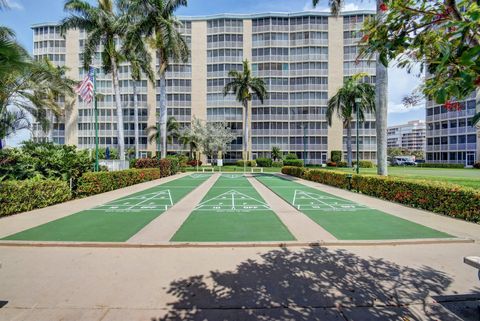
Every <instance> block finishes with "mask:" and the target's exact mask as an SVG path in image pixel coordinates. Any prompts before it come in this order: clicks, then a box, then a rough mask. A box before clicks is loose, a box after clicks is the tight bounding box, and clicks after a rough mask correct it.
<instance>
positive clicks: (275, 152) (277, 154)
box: [272, 146, 282, 161]
mask: <svg viewBox="0 0 480 321" xmlns="http://www.w3.org/2000/svg"><path fill="white" fill-rule="evenodd" d="M272 159H273V160H274V161H277V160H280V159H282V151H281V150H280V147H277V146H273V147H272Z"/></svg>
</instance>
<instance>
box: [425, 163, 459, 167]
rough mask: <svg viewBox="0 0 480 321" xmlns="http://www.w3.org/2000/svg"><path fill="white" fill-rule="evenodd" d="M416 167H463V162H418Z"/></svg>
mask: <svg viewBox="0 0 480 321" xmlns="http://www.w3.org/2000/svg"><path fill="white" fill-rule="evenodd" d="M417 167H430V168H465V165H463V164H437V163H419V164H417Z"/></svg>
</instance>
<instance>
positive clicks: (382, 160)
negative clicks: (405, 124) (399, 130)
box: [312, 0, 415, 176]
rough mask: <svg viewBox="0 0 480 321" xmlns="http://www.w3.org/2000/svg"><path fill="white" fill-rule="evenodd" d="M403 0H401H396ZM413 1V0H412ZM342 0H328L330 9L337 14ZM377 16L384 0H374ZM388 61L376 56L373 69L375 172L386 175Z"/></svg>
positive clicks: (382, 16)
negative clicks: (375, 136) (375, 135)
mask: <svg viewBox="0 0 480 321" xmlns="http://www.w3.org/2000/svg"><path fill="white" fill-rule="evenodd" d="M398 1H403V0H398ZM412 1H415V0H412ZM319 2H320V0H312V3H313V6H316V5H317V4H318V3H319ZM344 4H345V2H344V0H328V5H329V6H330V11H331V12H332V14H334V15H335V16H338V15H339V13H340V10H341V9H342V7H343V6H344ZM376 5H377V16H376V18H375V19H376V20H377V21H379V22H383V21H385V19H386V17H385V11H386V10H385V3H384V0H376ZM387 67H388V63H387V64H385V63H382V62H381V57H380V56H377V58H376V68H375V69H376V71H375V92H376V94H375V105H376V108H375V122H376V131H377V174H378V175H383V176H386V175H388V167H387V113H388V97H387V95H388V69H387Z"/></svg>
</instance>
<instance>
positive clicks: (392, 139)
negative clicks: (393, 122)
mask: <svg viewBox="0 0 480 321" xmlns="http://www.w3.org/2000/svg"><path fill="white" fill-rule="evenodd" d="M426 128H427V127H426V124H425V121H423V120H412V121H409V122H408V123H406V124H402V125H397V126H390V127H388V129H387V146H388V147H389V148H392V147H398V148H404V149H408V150H410V151H416V150H421V151H425V143H426V140H425V135H426Z"/></svg>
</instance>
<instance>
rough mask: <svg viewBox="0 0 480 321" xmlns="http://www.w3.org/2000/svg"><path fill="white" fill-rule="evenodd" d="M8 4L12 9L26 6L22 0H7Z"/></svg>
mask: <svg viewBox="0 0 480 321" xmlns="http://www.w3.org/2000/svg"><path fill="white" fill-rule="evenodd" d="M7 6H8V7H9V8H10V9H12V10H23V9H24V7H23V5H22V4H21V3H20V0H7Z"/></svg>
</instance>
